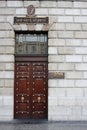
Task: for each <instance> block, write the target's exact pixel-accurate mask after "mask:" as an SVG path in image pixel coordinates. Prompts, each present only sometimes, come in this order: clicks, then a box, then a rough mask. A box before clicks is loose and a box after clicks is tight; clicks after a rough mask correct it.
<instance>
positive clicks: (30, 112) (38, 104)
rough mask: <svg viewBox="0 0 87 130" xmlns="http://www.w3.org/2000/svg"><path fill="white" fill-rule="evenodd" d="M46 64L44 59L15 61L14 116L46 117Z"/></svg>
mask: <svg viewBox="0 0 87 130" xmlns="http://www.w3.org/2000/svg"><path fill="white" fill-rule="evenodd" d="M47 66H48V65H47V62H46V61H28V62H27V61H16V63H15V87H14V118H28V119H29V118H30V119H33V118H37V119H39V118H42V119H44V118H45V119H47V113H48V107H47V106H48V105H47V104H48V101H47V98H48V87H47V86H48V85H47V84H48V83H47V80H48V78H47V77H48V76H47V75H48V74H47V71H48V69H47Z"/></svg>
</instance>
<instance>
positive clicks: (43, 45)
mask: <svg viewBox="0 0 87 130" xmlns="http://www.w3.org/2000/svg"><path fill="white" fill-rule="evenodd" d="M15 51H16V52H15V53H16V54H30V55H34V54H35V55H36V54H42V55H45V54H47V34H45V33H38V34H37V33H18V34H17V33H16V49H15Z"/></svg>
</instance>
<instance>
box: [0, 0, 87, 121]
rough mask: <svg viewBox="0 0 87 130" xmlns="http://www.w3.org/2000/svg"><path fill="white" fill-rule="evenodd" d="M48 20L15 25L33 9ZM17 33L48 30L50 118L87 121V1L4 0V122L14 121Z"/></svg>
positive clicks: (0, 69)
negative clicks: (59, 76) (28, 8)
mask: <svg viewBox="0 0 87 130" xmlns="http://www.w3.org/2000/svg"><path fill="white" fill-rule="evenodd" d="M29 5H33V6H34V7H35V16H36V17H48V18H49V23H48V24H39V23H37V24H26V23H25V24H14V17H26V15H27V7H28V6H29ZM15 31H20V32H21V31H41V32H43V31H47V32H48V74H49V73H51V72H52V73H54V74H55V73H57V74H59V72H60V74H62V73H64V77H63V78H61V79H59V78H55V77H53V78H50V77H49V76H48V120H55V121H56V120H57V121H59V120H62V121H63V120H87V1H86V0H73V1H71V0H66V1H65V0H64V1H62V0H53V1H50V0H46V1H43V0H36V1H25V0H19V1H15V0H14V1H8V0H6V1H5V0H4V1H0V120H12V119H14V72H15V70H14V64H15Z"/></svg>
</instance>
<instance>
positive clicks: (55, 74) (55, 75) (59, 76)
mask: <svg viewBox="0 0 87 130" xmlns="http://www.w3.org/2000/svg"><path fill="white" fill-rule="evenodd" d="M48 78H49V79H64V72H50V73H48Z"/></svg>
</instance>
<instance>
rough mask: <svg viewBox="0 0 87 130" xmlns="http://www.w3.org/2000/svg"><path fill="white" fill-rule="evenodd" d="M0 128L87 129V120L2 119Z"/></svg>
mask: <svg viewBox="0 0 87 130" xmlns="http://www.w3.org/2000/svg"><path fill="white" fill-rule="evenodd" d="M0 130H87V121H58V122H49V121H29V120H28V121H25V120H23V121H19V120H15V121H11V122H10V121H8V122H6V121H3V122H0Z"/></svg>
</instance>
